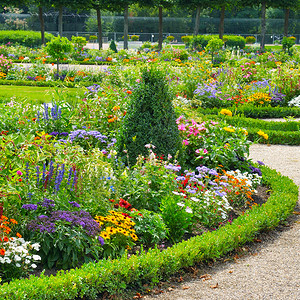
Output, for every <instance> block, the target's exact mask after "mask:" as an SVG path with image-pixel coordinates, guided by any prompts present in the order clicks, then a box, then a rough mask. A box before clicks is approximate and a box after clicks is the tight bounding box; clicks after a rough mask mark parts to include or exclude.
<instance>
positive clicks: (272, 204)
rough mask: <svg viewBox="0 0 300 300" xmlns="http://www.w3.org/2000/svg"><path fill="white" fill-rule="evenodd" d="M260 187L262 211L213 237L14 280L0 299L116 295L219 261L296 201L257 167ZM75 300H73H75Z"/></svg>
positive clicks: (275, 176) (291, 187)
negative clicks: (266, 192)
mask: <svg viewBox="0 0 300 300" xmlns="http://www.w3.org/2000/svg"><path fill="white" fill-rule="evenodd" d="M262 172H263V181H264V184H266V185H267V186H270V187H271V189H272V193H271V196H270V198H269V199H268V201H267V202H266V203H265V204H263V205H262V206H261V207H259V206H254V207H253V208H252V209H251V210H249V211H247V212H246V213H245V214H244V215H241V216H240V217H238V218H237V219H235V220H234V221H233V222H232V224H230V223H228V224H227V225H226V226H224V227H221V228H220V229H219V230H217V231H213V232H206V233H204V234H203V235H201V236H197V237H193V238H191V239H190V240H188V241H183V242H181V243H178V244H176V245H174V246H173V247H170V248H168V249H166V250H164V251H162V252H160V251H159V250H158V249H153V250H150V251H149V252H148V253H144V252H143V253H141V254H140V255H132V256H131V257H130V258H129V259H128V258H127V257H126V256H123V258H121V259H119V260H102V261H100V262H99V263H89V264H86V265H84V266H83V267H82V268H80V269H74V270H70V271H68V272H64V271H61V272H58V274H57V275H56V276H50V277H47V276H44V275H41V276H40V277H39V278H37V277H35V276H32V277H31V278H30V279H23V280H15V281H13V282H11V283H9V284H3V285H2V286H1V289H0V299H9V300H14V299H18V300H22V299H36V300H39V299H56V300H65V299H76V297H80V298H82V297H88V298H89V299H96V298H97V295H99V294H101V293H103V292H108V293H110V294H117V293H121V292H124V291H126V289H128V288H134V289H141V288H142V286H143V285H144V284H145V283H150V284H153V283H157V282H159V281H160V280H163V279H165V278H168V277H169V276H170V275H172V274H174V273H176V272H177V271H178V270H180V269H181V268H184V267H188V266H192V265H194V264H195V263H196V262H200V261H205V260H208V259H213V258H218V257H220V256H222V255H224V254H226V253H227V252H229V251H232V250H233V249H235V248H237V247H239V246H240V245H242V244H244V243H246V242H248V241H251V240H253V238H254V237H255V236H256V235H257V234H258V233H259V232H261V231H263V230H270V229H272V228H274V227H276V226H277V225H278V224H279V223H280V222H281V221H283V220H285V219H286V218H287V217H288V216H289V215H290V214H291V212H292V211H293V209H294V207H295V205H296V203H297V200H298V188H297V186H296V185H295V184H294V183H293V182H292V180H291V179H289V178H288V177H284V176H281V175H280V174H279V173H277V172H276V171H275V170H271V169H269V168H267V167H262ZM77 299H78V298H77Z"/></svg>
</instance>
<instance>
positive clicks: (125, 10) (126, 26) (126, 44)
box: [124, 5, 128, 49]
mask: <svg viewBox="0 0 300 300" xmlns="http://www.w3.org/2000/svg"><path fill="white" fill-rule="evenodd" d="M124 49H128V5H126V6H125V9H124Z"/></svg>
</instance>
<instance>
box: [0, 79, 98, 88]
mask: <svg viewBox="0 0 300 300" xmlns="http://www.w3.org/2000/svg"><path fill="white" fill-rule="evenodd" d="M95 83H97V82H93V81H81V82H67V81H59V80H57V81H34V80H32V81H29V80H6V79H0V85H11V86H37V87H56V86H57V87H68V88H76V87H78V86H90V85H93V84H95Z"/></svg>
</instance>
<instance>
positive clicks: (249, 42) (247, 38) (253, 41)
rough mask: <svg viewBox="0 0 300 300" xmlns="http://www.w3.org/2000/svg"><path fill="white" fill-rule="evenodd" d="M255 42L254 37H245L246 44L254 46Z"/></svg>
mask: <svg viewBox="0 0 300 300" xmlns="http://www.w3.org/2000/svg"><path fill="white" fill-rule="evenodd" d="M255 42H256V38H255V37H254V36H247V37H246V44H254V43H255Z"/></svg>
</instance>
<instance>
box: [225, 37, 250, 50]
mask: <svg viewBox="0 0 300 300" xmlns="http://www.w3.org/2000/svg"><path fill="white" fill-rule="evenodd" d="M224 41H225V45H226V47H229V48H239V49H244V48H245V46H246V40H245V38H244V37H242V36H237V35H225V36H224Z"/></svg>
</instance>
